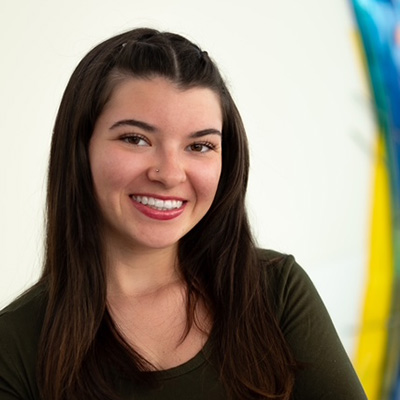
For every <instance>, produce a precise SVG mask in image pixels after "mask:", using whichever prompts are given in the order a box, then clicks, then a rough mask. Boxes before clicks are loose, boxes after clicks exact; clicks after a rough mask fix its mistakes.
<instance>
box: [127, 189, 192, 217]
mask: <svg viewBox="0 0 400 400" xmlns="http://www.w3.org/2000/svg"><path fill="white" fill-rule="evenodd" d="M130 197H131V199H132V203H133V205H134V206H135V208H136V209H137V210H138V211H140V212H141V213H142V214H144V215H145V216H147V217H149V218H152V219H156V220H160V221H166V220H170V219H174V218H177V217H179V216H180V215H181V214H182V213H183V211H184V209H185V206H186V204H187V201H184V200H181V199H172V198H171V199H160V198H157V197H152V196H144V195H142V196H138V195H132V196H130Z"/></svg>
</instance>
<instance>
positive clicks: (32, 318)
mask: <svg viewBox="0 0 400 400" xmlns="http://www.w3.org/2000/svg"><path fill="white" fill-rule="evenodd" d="M46 301H47V294H46V290H45V288H44V287H43V286H41V285H38V286H34V287H33V288H32V289H30V290H29V291H27V292H26V293H25V294H23V295H22V296H20V297H19V298H17V299H16V300H14V301H13V302H12V303H11V304H9V305H8V306H7V307H5V308H4V309H3V310H1V311H0V377H1V379H0V394H3V393H7V394H10V395H12V396H14V397H15V398H24V399H31V398H32V399H36V398H37V397H35V396H36V395H37V386H36V362H37V354H38V345H39V339H40V334H41V329H42V324H43V319H44V314H45V310H46ZM0 397H1V396H0Z"/></svg>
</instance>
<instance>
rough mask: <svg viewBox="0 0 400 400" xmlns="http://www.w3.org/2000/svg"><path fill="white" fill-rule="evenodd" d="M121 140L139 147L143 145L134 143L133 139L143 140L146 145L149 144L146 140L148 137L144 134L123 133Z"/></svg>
mask: <svg viewBox="0 0 400 400" xmlns="http://www.w3.org/2000/svg"><path fill="white" fill-rule="evenodd" d="M121 140H122V141H123V142H125V143H128V144H132V145H134V146H139V147H140V146H143V145H140V144H138V143H134V142H133V140H137V141H140V140H143V141H144V142H146V144H147V145H150V142H149V141H148V139H147V138H146V137H145V136H142V135H137V134H136V135H131V134H128V135H124V136H122V137H121Z"/></svg>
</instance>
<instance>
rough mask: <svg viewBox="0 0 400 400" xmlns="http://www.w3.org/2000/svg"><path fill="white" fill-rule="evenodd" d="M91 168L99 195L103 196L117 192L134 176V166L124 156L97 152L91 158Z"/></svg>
mask: <svg viewBox="0 0 400 400" xmlns="http://www.w3.org/2000/svg"><path fill="white" fill-rule="evenodd" d="M90 165H91V170H92V176H93V181H94V186H95V190H96V193H97V196H98V197H99V198H100V199H101V198H105V197H109V196H112V195H113V194H115V193H116V192H115V191H116V190H118V189H122V188H123V187H124V186H126V185H127V182H128V178H129V177H131V176H132V173H131V170H132V167H131V165H129V163H128V162H124V159H123V157H118V156H112V155H110V154H108V155H107V156H106V155H104V156H102V155H101V154H97V155H96V156H94V157H93V158H92V159H91V163H90Z"/></svg>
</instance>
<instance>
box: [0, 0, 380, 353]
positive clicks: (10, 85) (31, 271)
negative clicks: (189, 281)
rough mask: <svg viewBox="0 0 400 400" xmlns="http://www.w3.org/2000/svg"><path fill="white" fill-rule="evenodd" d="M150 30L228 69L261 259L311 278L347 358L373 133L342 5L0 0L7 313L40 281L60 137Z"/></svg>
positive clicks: (1, 213)
mask: <svg viewBox="0 0 400 400" xmlns="http://www.w3.org/2000/svg"><path fill="white" fill-rule="evenodd" d="M139 26H150V27H155V28H159V29H162V30H172V31H175V32H178V33H182V34H184V35H185V36H188V37H189V38H191V39H192V40H194V41H196V42H197V43H199V44H200V46H201V47H203V48H204V49H206V50H207V51H208V52H209V54H210V55H212V56H213V58H214V59H216V60H217V62H218V64H219V65H220V67H221V69H222V71H223V73H224V76H225V77H226V79H227V81H228V83H229V86H230V88H231V90H232V93H233V95H234V98H235V99H236V101H237V104H238V107H239V109H240V110H241V112H242V116H243V119H244V121H245V124H246V126H247V130H248V136H249V140H250V144H251V152H252V168H251V180H250V187H249V197H248V205H249V211H250V215H251V219H252V222H253V224H254V230H255V233H256V234H257V237H258V239H259V243H260V245H262V246H263V247H269V248H275V249H277V250H280V251H283V252H289V253H292V254H294V255H295V256H296V258H297V259H298V261H299V262H300V263H301V264H302V265H303V267H304V268H305V269H306V271H308V273H309V274H310V275H311V277H312V279H313V280H314V282H315V284H316V286H317V288H318V289H319V291H320V293H321V295H322V297H323V299H324V300H325V302H326V305H327V307H328V309H329V311H330V313H331V315H332V318H333V320H334V322H335V324H336V327H337V329H338V331H339V334H340V336H341V337H342V340H343V342H344V344H345V346H346V348H347V350H348V352H349V353H350V355H352V354H353V351H354V346H355V340H356V332H357V324H358V323H359V313H360V308H361V305H362V299H363V289H364V286H365V280H366V270H367V262H368V257H367V255H368V252H367V248H368V240H369V215H370V207H371V204H370V198H371V181H372V168H371V162H372V159H371V152H372V149H373V144H374V126H373V121H372V118H371V115H370V110H369V105H368V99H367V96H366V89H365V83H364V82H363V77H362V75H361V74H360V71H361V69H360V66H359V65H358V63H359V61H358V58H357V55H356V53H355V51H354V47H353V43H352V36H353V32H354V26H353V21H352V16H351V12H350V6H349V4H348V3H347V2H346V0H339V1H332V0H303V1H298V0H287V1H280V2H279V1H275V0H247V1H236V0H219V1H218V0H202V1H191V0H186V1H184V0H168V1H166V0H153V1H151V2H145V1H138V0H113V1H105V0H102V1H98V0H69V1H68V2H67V1H57V0H48V1H46V0H35V1H30V0H1V2H0V48H1V64H0V71H1V74H0V113H1V114H0V135H1V136H0V137H1V141H0V143H1V144H0V185H1V186H0V188H1V189H0V190H1V195H0V227H1V228H0V235H1V236H0V259H1V263H0V308H1V307H2V306H4V305H6V304H7V303H8V302H9V301H11V300H12V299H13V298H14V296H16V295H17V294H19V293H20V292H21V291H22V290H23V289H25V288H27V287H28V286H29V285H30V284H31V283H32V282H34V281H35V279H37V277H38V275H39V272H40V265H41V257H42V233H43V210H44V197H45V182H46V178H45V174H46V164H47V156H48V150H49V143H50V138H51V131H52V125H53V121H54V118H55V114H56V110H57V107H58V103H59V101H60V98H61V95H62V92H63V89H64V87H65V85H66V83H67V80H68V78H69V76H70V74H71V72H72V70H73V69H74V67H75V66H76V64H77V63H78V61H79V60H80V59H81V57H83V55H84V54H85V53H86V52H87V51H88V50H89V49H90V48H92V47H93V46H94V45H95V44H97V43H98V42H100V41H102V40H103V39H105V38H107V37H109V36H111V35H114V34H116V33H119V32H121V31H124V30H127V29H129V28H131V27H139Z"/></svg>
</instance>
